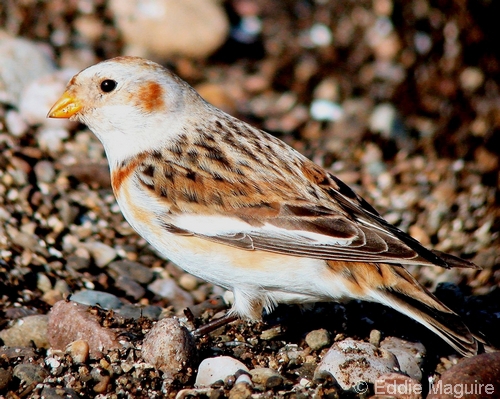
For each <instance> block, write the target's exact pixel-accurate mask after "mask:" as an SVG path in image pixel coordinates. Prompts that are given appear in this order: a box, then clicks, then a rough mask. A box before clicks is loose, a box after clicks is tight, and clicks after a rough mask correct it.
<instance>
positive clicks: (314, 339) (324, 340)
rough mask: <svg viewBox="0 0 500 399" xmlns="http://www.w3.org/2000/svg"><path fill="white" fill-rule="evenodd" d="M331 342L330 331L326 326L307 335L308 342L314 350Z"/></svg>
mask: <svg viewBox="0 0 500 399" xmlns="http://www.w3.org/2000/svg"><path fill="white" fill-rule="evenodd" d="M331 342H332V341H331V337H330V333H329V332H328V331H327V330H325V329H324V328H321V329H319V330H314V331H311V332H310V333H309V334H307V335H306V343H307V345H309V347H310V348H311V349H312V350H314V351H316V350H319V349H321V348H324V347H325V346H328V345H330V343H331Z"/></svg>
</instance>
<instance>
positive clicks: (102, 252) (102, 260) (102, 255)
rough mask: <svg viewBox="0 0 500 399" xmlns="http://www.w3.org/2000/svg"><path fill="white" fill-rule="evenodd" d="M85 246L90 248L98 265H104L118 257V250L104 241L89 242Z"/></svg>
mask: <svg viewBox="0 0 500 399" xmlns="http://www.w3.org/2000/svg"><path fill="white" fill-rule="evenodd" d="M84 247H85V248H86V249H88V250H89V252H90V254H91V255H92V258H94V262H95V264H96V265H97V266H98V267H104V266H106V265H107V264H108V263H110V262H111V261H112V260H113V259H115V258H116V250H115V249H114V248H111V247H110V246H109V245H106V244H104V243H102V242H88V243H85V244H84Z"/></svg>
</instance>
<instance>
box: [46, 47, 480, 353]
mask: <svg viewBox="0 0 500 399" xmlns="http://www.w3.org/2000/svg"><path fill="white" fill-rule="evenodd" d="M48 116H49V117H51V118H70V119H71V120H75V121H79V122H81V123H84V124H86V125H87V126H88V127H89V128H90V130H91V131H92V132H93V133H94V134H95V135H96V136H97V137H98V138H99V140H100V141H101V142H102V144H103V146H104V149H105V151H106V155H107V158H108V161H109V166H110V171H111V179H112V187H113V191H114V194H115V196H116V199H117V201H118V204H119V206H120V208H121V211H122V212H123V215H124V216H125V218H126V219H127V221H128V222H129V223H130V225H131V226H132V227H133V228H134V229H135V230H136V231H137V232H138V233H139V234H140V235H141V236H142V237H144V238H145V239H146V240H147V241H148V242H149V243H150V244H151V245H152V246H153V247H154V248H156V249H157V250H158V251H159V252H160V253H161V254H162V255H164V256H165V257H166V258H168V259H170V260H171V261H173V262H174V263H176V264H177V265H178V266H180V267H181V268H183V269H184V270H186V271H187V272H189V273H192V274H193V275H195V276H197V277H199V278H202V279H204V280H207V281H209V282H211V283H213V284H216V285H219V286H221V287H224V288H226V289H228V290H231V291H232V292H233V293H234V304H233V307H232V309H231V314H233V315H238V316H240V317H243V318H247V319H252V320H258V319H260V318H261V316H262V311H263V309H266V310H267V311H271V310H272V309H273V308H274V307H275V306H276V304H278V303H298V304H303V303H310V302H319V301H335V300H345V299H360V300H366V301H373V302H378V303H381V304H384V305H386V306H389V307H391V308H394V309H396V310H398V311H399V312H401V313H403V314H405V315H407V316H409V317H411V318H412V319H415V320H416V321H418V322H420V323H422V324H423V325H424V326H426V327H427V328H429V329H430V330H432V331H433V332H434V333H436V334H437V335H438V336H440V337H441V338H442V339H443V340H445V341H446V342H447V343H448V344H450V345H451V346H452V347H453V348H455V349H456V350H457V351H458V352H459V353H461V354H462V355H464V356H471V355H474V354H476V353H477V352H478V350H479V347H480V346H481V345H479V343H484V341H483V340H482V339H481V338H480V337H479V336H477V335H474V334H472V333H471V332H470V330H469V328H468V327H467V326H466V325H465V324H464V323H463V321H462V320H461V318H460V317H459V316H458V315H457V314H456V313H455V312H453V311H452V310H451V309H450V308H448V307H447V306H446V305H444V304H443V303H442V302H441V301H439V300H438V299H437V298H436V297H435V296H434V295H433V294H432V293H430V292H429V291H428V290H427V289H425V288H424V287H423V286H421V285H420V284H419V283H418V282H417V281H416V279H415V278H414V277H413V276H412V275H411V274H410V273H409V272H408V271H407V270H406V269H405V266H406V265H423V266H437V267H443V268H451V267H462V268H477V266H476V265H474V264H473V263H471V262H468V261H466V260H462V259H459V258H457V257H455V256H452V255H449V254H445V253H441V252H438V251H434V250H428V249H426V248H424V247H423V246H422V245H421V244H420V243H419V242H417V241H416V240H415V239H413V238H412V237H410V236H409V235H408V234H406V233H404V232H402V231H401V230H399V229H398V228H396V227H395V226H393V225H391V224H389V223H388V222H387V221H385V220H384V219H383V218H382V216H381V215H380V214H379V213H378V212H377V211H376V210H375V209H374V208H373V207H372V206H370V205H369V204H368V203H367V202H366V201H365V200H364V199H363V198H361V197H360V196H358V195H357V194H355V193H354V192H353V191H352V190H351V189H350V188H349V187H348V186H347V185H346V184H344V183H343V182H342V181H341V180H339V179H338V178H337V177H335V176H334V175H333V174H331V173H329V172H328V171H326V170H325V169H323V168H322V167H320V166H318V165H316V164H314V163H313V162H312V161H310V160H309V159H307V158H306V157H304V156H303V155H301V154H300V153H299V152H297V151H296V150H294V149H293V148H291V147H290V146H288V145H287V144H285V143H284V142H282V141H281V140H279V139H277V138H275V137H274V136H272V135H270V134H268V133H266V132H264V131H262V130H259V129H257V128H255V127H252V126H251V125H249V124H247V123H245V122H243V121H241V120H239V119H236V118H234V117H232V116H230V115H228V114H226V113H224V112H223V111H221V110H219V109H217V108H216V107H214V106H212V105H211V104H209V103H207V102H206V101H204V100H203V99H202V98H201V97H200V96H199V95H198V94H197V93H196V91H195V90H194V89H193V88H192V87H191V86H189V85H188V84H187V83H186V82H184V81H183V80H181V79H180V78H179V77H177V76H176V75H175V74H173V73H172V72H170V71H169V70H167V69H165V68H164V67H163V66H161V65H159V64H156V63H154V62H151V61H148V60H146V59H142V58H138V57H117V58H114V59H111V60H107V61H104V62H101V63H99V64H96V65H94V66H91V67H89V68H87V69H85V70H83V71H81V72H80V73H79V74H77V75H76V76H74V77H73V78H72V79H71V81H70V82H69V84H68V86H67V88H66V91H65V93H64V94H63V95H62V97H61V98H60V99H59V100H58V101H57V103H56V104H55V105H54V106H53V107H52V109H51V110H50V111H49V114H48Z"/></svg>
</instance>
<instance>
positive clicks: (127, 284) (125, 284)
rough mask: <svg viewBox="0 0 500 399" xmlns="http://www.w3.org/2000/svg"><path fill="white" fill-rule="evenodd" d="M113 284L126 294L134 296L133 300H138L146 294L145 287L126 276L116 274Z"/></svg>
mask: <svg viewBox="0 0 500 399" xmlns="http://www.w3.org/2000/svg"><path fill="white" fill-rule="evenodd" d="M115 285H116V288H119V289H121V290H122V291H124V292H125V294H126V295H128V296H130V297H132V298H134V299H135V300H139V299H140V298H143V297H144V296H145V295H146V289H145V288H144V287H143V286H142V285H140V284H139V283H137V282H136V281H134V280H132V279H131V278H130V277H128V276H123V275H122V276H118V278H117V279H116V281H115Z"/></svg>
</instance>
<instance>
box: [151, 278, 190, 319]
mask: <svg viewBox="0 0 500 399" xmlns="http://www.w3.org/2000/svg"><path fill="white" fill-rule="evenodd" d="M148 289H149V290H150V291H151V292H153V293H155V294H156V295H159V296H161V297H163V298H165V299H168V301H169V304H170V305H172V306H173V307H174V309H175V310H176V311H180V310H182V309H185V308H187V307H190V306H192V305H194V300H193V297H192V296H191V295H189V293H187V292H186V291H184V290H183V289H182V288H180V287H179V286H178V285H177V283H176V282H175V280H173V279H171V278H162V279H158V280H155V281H153V282H152V283H151V284H149V285H148Z"/></svg>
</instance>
